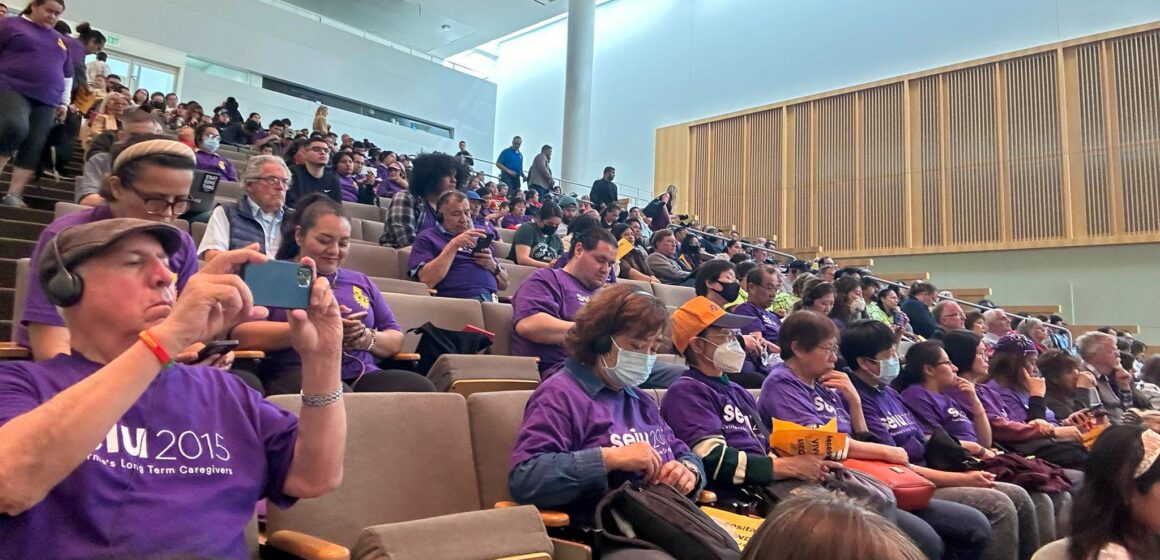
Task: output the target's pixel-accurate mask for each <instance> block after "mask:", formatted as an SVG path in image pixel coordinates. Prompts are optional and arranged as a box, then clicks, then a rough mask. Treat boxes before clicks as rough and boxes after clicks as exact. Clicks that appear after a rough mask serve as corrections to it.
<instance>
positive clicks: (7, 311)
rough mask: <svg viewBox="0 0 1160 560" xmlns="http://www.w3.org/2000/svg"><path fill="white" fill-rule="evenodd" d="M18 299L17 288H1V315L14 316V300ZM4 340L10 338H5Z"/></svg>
mask: <svg viewBox="0 0 1160 560" xmlns="http://www.w3.org/2000/svg"><path fill="white" fill-rule="evenodd" d="M15 300H16V289H15V288H0V317H8V318H11V317H12V312H13V309H12V302H13V301H15ZM3 340H8V339H7V338H4V339H3Z"/></svg>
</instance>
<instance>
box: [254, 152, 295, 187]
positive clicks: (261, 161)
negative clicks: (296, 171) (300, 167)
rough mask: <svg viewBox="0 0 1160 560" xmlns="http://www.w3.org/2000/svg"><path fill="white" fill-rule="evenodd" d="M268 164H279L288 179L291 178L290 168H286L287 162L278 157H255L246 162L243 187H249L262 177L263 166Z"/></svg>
mask: <svg viewBox="0 0 1160 560" xmlns="http://www.w3.org/2000/svg"><path fill="white" fill-rule="evenodd" d="M267 163H274V164H277V165H278V167H281V168H282V171H285V172H286V177H290V168H289V167H287V166H286V162H285V161H283V160H282V158H280V157H278V156H268V155H261V156H253V157H251V158H250V159H248V160H246V168H245V169H244V170H243V171H242V185H243V186H245V185H248V184H250V183H252V182H254V181H257V180H258V177H261V176H262V166H263V165H265V164H267Z"/></svg>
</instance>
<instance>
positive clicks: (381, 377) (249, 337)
mask: <svg viewBox="0 0 1160 560" xmlns="http://www.w3.org/2000/svg"><path fill="white" fill-rule="evenodd" d="M283 228H284V231H286V232H293V233H292V234H288V235H284V236H283V239H282V245H281V246H279V248H278V255H277V257H278V260H283V261H294V262H298V263H313V265H314V268H315V270H316V271H317V273H318V275H319V276H320V277H322V278H325V279H326V280H327V281H328V282H329V283H330V289H331V291H332V292H333V293H334V297H335V298H337V299H338V303H339V309H340V310H341V311H342V315H343V319H342V326H343V339H342V344H341V347H342V381H343V383H345V384H346V385H347V386H349V387H350V388H351V389H352V390H354V391H358V392H429V391H434V390H435V386H434V385H433V384H432V383H431V382H430V381H428V380H427V378H426V377H423V376H421V375H418V374H416V373H412V372H409V371H402V370H386V371H384V370H381V369H380V368H379V366H378V364H377V363H376V360H377V359H380V358H390V357H392V356H394V355H395V354H398V353H399V350H400V349H402V347H403V329H402V328H401V327H399V323H398V322H397V321H395V315H394V314H393V313H392V312H391V308H390V307H388V306H387V302H386V301H385V300H383V294H382V292H380V291H379V288H378V286H377V285H376V284H375V283H374V281H372V280H371V279H370V278H368V277H367V275H365V274H363V273H361V272H359V271H357V270H351V269H349V268H342V261H343V260H345V259H346V256H347V254H348V252H349V251H350V239H351V236H350V219H348V218H347V217H346V214H344V213H343V210H342V204H341V203H338V202H335V201H333V200H331V199H330V198H329V197H328V196H326V195H325V194H322V193H315V194H311V195H307V196H306V198H303V199H302V200H300V201H299V203H298V207H297V208H296V209H295V212H294V213H293V214H291V215H290V216H288V217H287V218H286V220H285V222H284V225H283ZM291 333H292V327H291V326H290V324H289V323H288V322H287V313H286V311H285V310H283V309H274V310H271V311H270V316H269V317H268V320H265V321H251V322H247V323H243V324H241V325H238V326H237V328H235V329H234V330H233V333H232V335H233V336H234V337H235V338H237V339H238V341H239V342H241V345H242V347H243V348H253V349H256V350H264V351H266V352H267V353H269V356H267V357H266V359H265V360H263V361H262V365H261V370H260V371H259V377H261V378H262V381H263V384H264V385H265V387H266V392H267V393H268V394H271V395H280V394H294V393H297V392H299V391H300V390H302V384H303V372H302V365H301V364H302V359H301V356H300V355H299V353H298V352H297V351H296V350H294V348H293V345H292V344H291V342H292V340H293V339H292V338H291Z"/></svg>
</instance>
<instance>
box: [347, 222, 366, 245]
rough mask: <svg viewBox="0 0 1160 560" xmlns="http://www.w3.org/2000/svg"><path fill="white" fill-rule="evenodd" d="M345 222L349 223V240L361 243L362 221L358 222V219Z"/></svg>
mask: <svg viewBox="0 0 1160 560" xmlns="http://www.w3.org/2000/svg"><path fill="white" fill-rule="evenodd" d="M347 220H349V221H350V240H351V241H361V240H362V238H363V237H362V220H360V219H358V218H347Z"/></svg>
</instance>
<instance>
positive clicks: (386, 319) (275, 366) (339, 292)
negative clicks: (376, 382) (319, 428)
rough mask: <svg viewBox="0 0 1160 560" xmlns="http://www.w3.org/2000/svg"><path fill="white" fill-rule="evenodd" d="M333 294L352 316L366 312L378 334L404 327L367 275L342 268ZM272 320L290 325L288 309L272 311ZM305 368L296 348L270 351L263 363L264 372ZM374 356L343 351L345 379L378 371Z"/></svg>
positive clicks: (270, 319)
mask: <svg viewBox="0 0 1160 560" xmlns="http://www.w3.org/2000/svg"><path fill="white" fill-rule="evenodd" d="M330 286H331V291H332V292H334V299H336V300H338V304H339V305H345V306H347V307H349V308H350V312H351V313H359V312H361V311H366V312H367V316H366V317H363V320H362V322H363V324H364V325H366V326H368V327H370V328H372V329H374V330H376V331H385V330H393V331H402V330H403V329H402V327H400V326H399V323H398V322H397V321H395V314H394V313H392V312H391V308H390V307H388V306H387V301H386V300H384V299H383V294H382V292H381V291H379V287H378V285H377V284H375V283H374V281H372V280H371V279H370V278H368V277H367V275H366V274H363V273H361V272H359V271H357V270H351V269H349V268H340V269H338V272H337V274H336V276H335V277H334V278H333V279H332V281H331V285H330ZM267 320H269V321H278V322H281V323H285V322H287V318H286V310H285V309H271V310H270V317H269V319H267ZM301 367H302V357H301V356H299V355H298V352H297V351H296V350H294V349H293V348H287V349H286V350H279V351H277V352H271V353H270V354H269V355H268V356H266V359H265V360H264V361H263V364H262V368H263V370H265V371H278V370H280V369H297V368H301ZM378 369H379V366H378V365H377V364H375V357H374V354H371V353H370V352H367V351H365V350H343V352H342V378H343V379H344V380H347V379H354V378H355V377H358V376H359V374H361V373H364V372H368V371H377V370H378Z"/></svg>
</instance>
